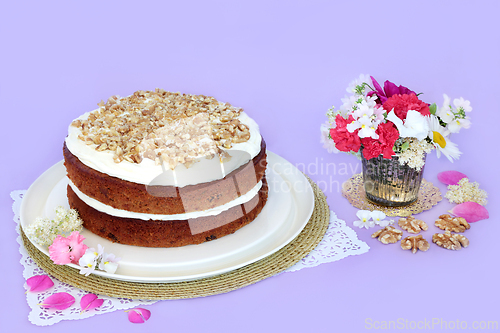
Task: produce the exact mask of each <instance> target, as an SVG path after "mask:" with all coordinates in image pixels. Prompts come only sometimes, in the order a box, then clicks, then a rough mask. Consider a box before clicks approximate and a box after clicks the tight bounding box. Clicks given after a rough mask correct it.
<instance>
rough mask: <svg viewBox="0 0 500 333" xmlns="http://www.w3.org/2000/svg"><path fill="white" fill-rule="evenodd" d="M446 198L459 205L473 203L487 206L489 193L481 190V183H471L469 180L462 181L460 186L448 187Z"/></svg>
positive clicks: (459, 183)
mask: <svg viewBox="0 0 500 333" xmlns="http://www.w3.org/2000/svg"><path fill="white" fill-rule="evenodd" d="M445 198H447V199H448V200H449V201H450V202H451V203H457V204H461V203H464V202H468V201H472V202H476V203H478V204H480V205H481V206H485V205H486V204H487V203H488V200H487V198H488V193H487V192H486V191H485V190H481V189H480V188H479V183H477V182H472V183H471V182H469V179H468V178H462V179H460V181H459V182H458V185H448V192H446V194H445Z"/></svg>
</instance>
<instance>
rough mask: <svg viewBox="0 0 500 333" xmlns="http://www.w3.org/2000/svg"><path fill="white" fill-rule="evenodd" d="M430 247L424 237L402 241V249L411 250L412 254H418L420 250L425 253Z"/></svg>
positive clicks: (413, 237)
mask: <svg viewBox="0 0 500 333" xmlns="http://www.w3.org/2000/svg"><path fill="white" fill-rule="evenodd" d="M430 247H431V246H430V245H429V242H428V241H427V240H425V239H424V237H422V235H418V236H408V237H406V238H403V240H402V241H401V248H402V249H403V250H411V252H412V253H417V251H418V250H420V251H424V252H425V251H427V250H428V249H429V248H430Z"/></svg>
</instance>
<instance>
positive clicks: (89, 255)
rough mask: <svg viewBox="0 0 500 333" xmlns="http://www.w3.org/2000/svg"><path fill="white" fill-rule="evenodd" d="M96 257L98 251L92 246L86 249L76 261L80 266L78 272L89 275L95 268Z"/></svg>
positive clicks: (97, 256) (97, 257)
mask: <svg viewBox="0 0 500 333" xmlns="http://www.w3.org/2000/svg"><path fill="white" fill-rule="evenodd" d="M98 259H99V253H98V252H97V251H96V250H95V249H94V248H90V249H87V251H85V254H84V255H83V256H82V257H81V258H80V260H79V261H78V264H79V265H80V266H81V268H80V274H82V275H85V276H89V275H90V273H92V272H93V271H94V270H95V269H96V267H97V261H98Z"/></svg>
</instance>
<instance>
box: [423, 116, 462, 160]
mask: <svg viewBox="0 0 500 333" xmlns="http://www.w3.org/2000/svg"><path fill="white" fill-rule="evenodd" d="M449 135H450V131H449V130H447V129H446V128H445V127H443V126H441V125H440V124H439V120H438V118H437V117H436V116H434V115H431V116H430V117H429V138H430V139H431V140H432V144H433V145H434V147H436V154H437V157H438V158H439V157H441V153H443V154H444V156H446V158H447V159H448V160H449V161H450V162H453V160H454V159H455V160H458V158H459V157H460V155H461V154H462V153H461V152H460V150H458V146H457V145H456V144H455V143H453V142H451V141H450V139H449Z"/></svg>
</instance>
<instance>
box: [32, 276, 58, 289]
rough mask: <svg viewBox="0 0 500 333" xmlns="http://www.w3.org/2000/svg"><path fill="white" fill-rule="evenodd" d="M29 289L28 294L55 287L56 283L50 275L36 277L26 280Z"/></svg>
mask: <svg viewBox="0 0 500 333" xmlns="http://www.w3.org/2000/svg"><path fill="white" fill-rule="evenodd" d="M26 284H27V285H28V287H29V289H28V291H27V292H32V293H34V292H39V291H44V290H47V289H49V288H50V287H52V286H53V285H54V282H53V281H52V280H51V279H50V277H49V276H48V275H35V276H32V277H30V278H29V279H28V280H26Z"/></svg>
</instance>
